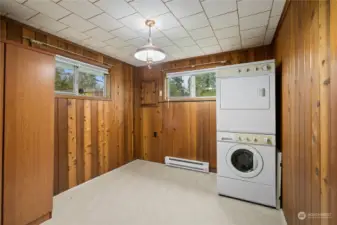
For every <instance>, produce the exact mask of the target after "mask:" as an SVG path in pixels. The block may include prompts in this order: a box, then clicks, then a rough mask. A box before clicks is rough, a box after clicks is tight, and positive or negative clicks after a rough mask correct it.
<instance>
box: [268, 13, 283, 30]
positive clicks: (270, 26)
mask: <svg viewBox="0 0 337 225" xmlns="http://www.w3.org/2000/svg"><path fill="white" fill-rule="evenodd" d="M280 17H281V16H273V17H270V18H269V24H268V29H276V28H277V24H278V22H279V21H280Z"/></svg>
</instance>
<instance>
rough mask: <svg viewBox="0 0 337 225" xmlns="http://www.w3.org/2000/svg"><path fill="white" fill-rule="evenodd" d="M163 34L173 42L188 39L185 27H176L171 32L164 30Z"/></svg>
mask: <svg viewBox="0 0 337 225" xmlns="http://www.w3.org/2000/svg"><path fill="white" fill-rule="evenodd" d="M163 33H164V34H165V35H166V36H167V37H168V38H170V39H171V40H176V39H180V38H184V37H188V33H187V32H186V30H185V29H184V28H183V27H175V28H172V29H169V30H164V31H163Z"/></svg>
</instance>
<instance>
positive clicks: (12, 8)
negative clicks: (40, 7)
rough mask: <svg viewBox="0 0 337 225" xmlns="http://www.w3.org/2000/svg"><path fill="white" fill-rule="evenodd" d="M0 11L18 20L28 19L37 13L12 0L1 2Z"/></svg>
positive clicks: (2, 0)
mask: <svg viewBox="0 0 337 225" xmlns="http://www.w3.org/2000/svg"><path fill="white" fill-rule="evenodd" d="M0 11H1V12H3V13H4V14H5V13H9V15H10V16H11V17H12V18H18V19H19V20H26V19H29V18H30V17H32V16H34V15H36V14H37V13H38V12H37V11H35V10H33V9H30V8H28V7H27V6H24V5H21V4H19V3H17V2H15V1H13V0H1V1H0Z"/></svg>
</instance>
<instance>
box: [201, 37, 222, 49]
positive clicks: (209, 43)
mask: <svg viewBox="0 0 337 225" xmlns="http://www.w3.org/2000/svg"><path fill="white" fill-rule="evenodd" d="M197 44H198V45H199V46H200V47H207V46H212V45H217V44H218V40H217V39H216V38H215V37H210V38H205V39H201V40H197Z"/></svg>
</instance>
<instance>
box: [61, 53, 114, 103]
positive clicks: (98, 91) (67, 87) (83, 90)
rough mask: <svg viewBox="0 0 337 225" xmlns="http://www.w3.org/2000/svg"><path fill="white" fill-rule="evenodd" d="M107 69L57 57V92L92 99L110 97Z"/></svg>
mask: <svg viewBox="0 0 337 225" xmlns="http://www.w3.org/2000/svg"><path fill="white" fill-rule="evenodd" d="M109 81H110V79H109V73H108V70H107V69H105V68H101V67H98V66H94V65H90V64H87V63H83V62H80V61H77V60H73V59H69V58H65V57H62V56H56V73H55V92H56V93H58V94H70V95H81V96H90V97H110V94H109V88H108V87H109Z"/></svg>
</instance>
